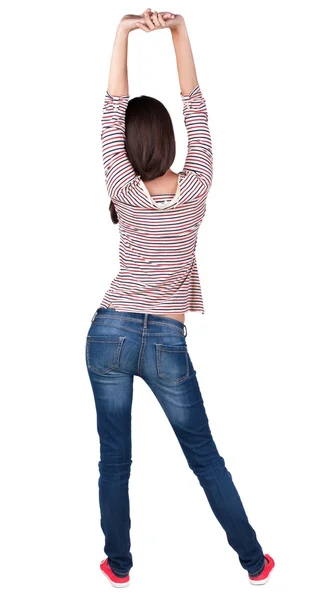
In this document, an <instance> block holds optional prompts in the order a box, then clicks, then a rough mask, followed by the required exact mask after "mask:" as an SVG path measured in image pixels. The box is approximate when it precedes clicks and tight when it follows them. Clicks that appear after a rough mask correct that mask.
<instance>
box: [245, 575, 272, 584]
mask: <svg viewBox="0 0 325 600" xmlns="http://www.w3.org/2000/svg"><path fill="white" fill-rule="evenodd" d="M270 577H271V573H269V574H268V576H267V577H266V578H265V579H261V580H260V581H253V580H252V579H248V581H249V583H251V584H252V585H264V584H265V583H267V582H268V580H269V579H270Z"/></svg>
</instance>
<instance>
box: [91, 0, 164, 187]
mask: <svg viewBox="0 0 325 600" xmlns="http://www.w3.org/2000/svg"><path fill="white" fill-rule="evenodd" d="M170 14H171V13H164V18H166V19H167V18H168V17H169V16H170ZM149 15H152V13H151V11H150V9H147V10H145V11H144V12H143V13H142V14H141V15H125V16H124V17H123V18H122V19H121V21H120V23H119V24H118V27H117V31H116V34H115V39H114V45H113V50H112V55H111V61H110V70H109V77H108V84H107V90H106V94H105V99H104V106H103V113H102V128H101V139H102V155H103V163H104V171H105V180H106V187H107V191H108V194H109V196H110V197H111V198H116V197H117V195H118V193H119V192H120V191H121V190H123V188H124V187H125V186H126V185H127V184H128V183H129V182H131V181H132V179H134V178H135V177H136V176H137V175H136V173H135V171H134V169H133V166H132V165H131V163H130V161H129V159H128V157H127V154H126V150H125V113H126V109H127V106H128V102H129V99H130V97H129V83H128V70H127V56H128V39H129V34H130V33H131V31H135V30H137V29H139V26H141V27H143V28H145V29H146V30H148V31H149V27H148V26H147V25H146V24H149V26H150V25H151V26H152V27H155V28H157V29H158V28H161V27H162V26H164V25H165V23H164V20H163V18H162V16H161V15H157V14H156V13H155V14H154V15H153V19H154V20H155V22H157V25H156V26H154V25H153V24H152V21H151V19H150V17H149Z"/></svg>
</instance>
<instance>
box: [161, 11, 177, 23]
mask: <svg viewBox="0 0 325 600" xmlns="http://www.w3.org/2000/svg"><path fill="white" fill-rule="evenodd" d="M161 14H162V16H163V19H165V21H168V20H169V19H174V18H175V15H174V14H173V13H169V12H168V13H161Z"/></svg>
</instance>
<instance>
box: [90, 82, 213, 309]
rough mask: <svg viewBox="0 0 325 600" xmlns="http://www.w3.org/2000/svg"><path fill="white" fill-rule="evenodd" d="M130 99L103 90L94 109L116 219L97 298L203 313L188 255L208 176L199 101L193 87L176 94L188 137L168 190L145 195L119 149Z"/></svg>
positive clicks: (123, 305)
mask: <svg viewBox="0 0 325 600" xmlns="http://www.w3.org/2000/svg"><path fill="white" fill-rule="evenodd" d="M129 98H130V96H129V95H127V96H112V95H111V94H109V92H108V91H106V94H105V100H104V107H103V114H102V129H101V140H102V155H103V164H104V172H105V182H106V187H107V192H108V195H109V197H110V198H111V199H112V201H113V203H114V206H115V210H116V213H117V216H118V219H119V231H120V247H119V260H120V270H119V273H118V274H117V276H116V277H115V278H114V279H113V280H112V282H111V285H110V287H109V289H108V290H107V292H106V293H105V295H104V298H103V299H102V300H101V303H100V306H101V307H104V308H107V307H108V306H109V305H110V304H112V306H113V307H114V308H116V310H121V311H129V312H146V313H152V314H159V313H184V312H187V311H199V312H202V313H204V305H203V298H202V292H201V285H200V279H199V274H198V268H197V263H196V257H195V249H196V244H197V236H198V230H199V227H200V224H201V222H202V219H203V217H204V214H205V211H206V198H207V195H208V192H209V189H210V187H211V183H212V177H213V157H212V146H211V136H210V131H209V125H208V114H207V109H206V103H205V100H204V98H203V96H202V93H201V90H200V87H199V85H197V86H196V87H195V88H194V89H193V90H192V92H191V93H190V94H189V95H186V96H185V95H183V94H181V99H182V104H183V115H184V122H185V127H186V130H187V135H188V148H187V156H186V160H185V165H184V168H183V170H182V171H181V172H180V173H178V186H177V192H176V194H175V195H174V194H160V195H154V196H151V195H150V194H149V191H148V190H147V188H146V186H145V185H144V183H143V181H142V180H141V178H140V176H139V175H137V174H136V172H135V170H134V169H133V166H132V165H131V163H130V161H129V160H128V157H127V154H126V150H125V111H126V108H127V105H128V101H129Z"/></svg>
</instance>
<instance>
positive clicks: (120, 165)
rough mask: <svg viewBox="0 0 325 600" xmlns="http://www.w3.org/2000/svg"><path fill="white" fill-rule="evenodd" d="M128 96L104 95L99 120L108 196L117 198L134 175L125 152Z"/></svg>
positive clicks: (107, 93)
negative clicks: (100, 118)
mask: <svg viewBox="0 0 325 600" xmlns="http://www.w3.org/2000/svg"><path fill="white" fill-rule="evenodd" d="M129 99H130V96H129V95H126V96H112V95H111V94H110V93H109V92H108V90H106V93H105V99H104V107H103V113H102V120H101V140H102V155H103V164H104V172H105V181H106V187H107V191H108V195H109V196H110V197H111V198H114V197H116V196H117V194H118V193H119V191H120V190H121V189H122V188H124V187H125V186H126V185H127V184H128V183H130V182H131V181H132V180H133V179H134V178H135V177H136V173H135V171H134V169H133V166H132V164H131V163H130V161H129V159H128V157H127V154H126V150H125V112H126V109H127V106H128V103H129Z"/></svg>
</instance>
